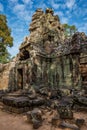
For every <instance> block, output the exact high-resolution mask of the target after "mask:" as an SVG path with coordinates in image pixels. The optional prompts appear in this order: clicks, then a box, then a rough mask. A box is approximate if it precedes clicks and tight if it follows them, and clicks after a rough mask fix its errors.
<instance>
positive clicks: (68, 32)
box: [63, 24, 77, 37]
mask: <svg viewBox="0 0 87 130" xmlns="http://www.w3.org/2000/svg"><path fill="white" fill-rule="evenodd" d="M63 27H64V33H65V37H71V36H72V35H73V34H74V33H75V32H77V28H76V26H75V25H68V24H63Z"/></svg>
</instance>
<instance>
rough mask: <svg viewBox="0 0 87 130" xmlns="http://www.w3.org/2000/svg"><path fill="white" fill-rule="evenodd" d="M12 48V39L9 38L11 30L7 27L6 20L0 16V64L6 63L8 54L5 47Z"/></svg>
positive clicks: (3, 16)
mask: <svg viewBox="0 0 87 130" xmlns="http://www.w3.org/2000/svg"><path fill="white" fill-rule="evenodd" d="M12 46H13V37H12V36H11V29H10V28H9V27H8V25H7V18H6V16H5V15H2V14H0V62H6V61H8V59H9V56H10V54H9V53H8V51H7V47H12Z"/></svg>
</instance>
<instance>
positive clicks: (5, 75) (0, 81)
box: [0, 61, 15, 90]
mask: <svg viewBox="0 0 87 130" xmlns="http://www.w3.org/2000/svg"><path fill="white" fill-rule="evenodd" d="M14 67H15V62H14V61H13V62H10V63H7V64H0V90H1V89H3V90H6V89H9V90H10V89H13V88H14V86H15V81H14V80H15V72H14Z"/></svg>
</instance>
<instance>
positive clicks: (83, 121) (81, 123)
mask: <svg viewBox="0 0 87 130" xmlns="http://www.w3.org/2000/svg"><path fill="white" fill-rule="evenodd" d="M84 123H85V120H84V119H76V125H77V126H78V127H81V126H82V125H84Z"/></svg>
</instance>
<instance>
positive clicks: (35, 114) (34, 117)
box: [27, 108, 43, 129]
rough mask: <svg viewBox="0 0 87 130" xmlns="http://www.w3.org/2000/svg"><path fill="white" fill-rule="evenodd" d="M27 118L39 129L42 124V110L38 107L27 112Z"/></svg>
mask: <svg viewBox="0 0 87 130" xmlns="http://www.w3.org/2000/svg"><path fill="white" fill-rule="evenodd" d="M27 119H28V121H29V123H32V124H33V128H34V129H38V128H39V127H40V126H41V125H42V121H43V119H42V112H41V110H39V109H38V108H34V110H32V111H29V112H27Z"/></svg>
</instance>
